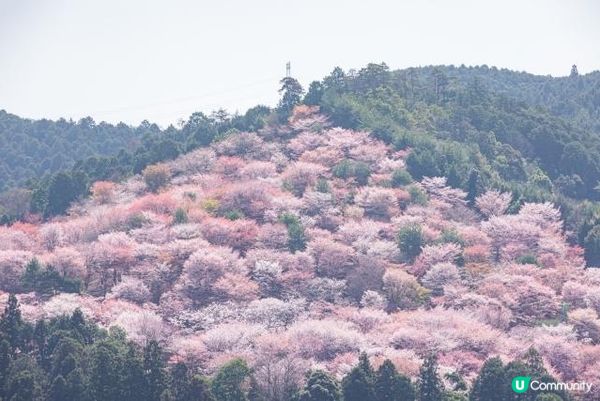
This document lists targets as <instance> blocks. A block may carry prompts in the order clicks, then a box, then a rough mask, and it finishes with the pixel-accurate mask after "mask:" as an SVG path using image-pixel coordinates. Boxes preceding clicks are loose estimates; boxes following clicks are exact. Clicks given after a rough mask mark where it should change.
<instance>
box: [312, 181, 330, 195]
mask: <svg viewBox="0 0 600 401" xmlns="http://www.w3.org/2000/svg"><path fill="white" fill-rule="evenodd" d="M315 190H316V191H317V192H321V193H329V192H330V191H331V187H330V186H329V182H328V181H327V180H326V179H324V178H319V179H318V180H317V184H316V185H315Z"/></svg>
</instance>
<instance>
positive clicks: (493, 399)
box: [469, 357, 509, 401]
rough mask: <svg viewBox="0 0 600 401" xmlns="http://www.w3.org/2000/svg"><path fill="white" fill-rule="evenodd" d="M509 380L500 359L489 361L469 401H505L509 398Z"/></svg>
mask: <svg viewBox="0 0 600 401" xmlns="http://www.w3.org/2000/svg"><path fill="white" fill-rule="evenodd" d="M508 380H509V379H508V378H507V377H506V372H505V371H504V365H503V364H502V361H501V360H500V358H498V357H495V358H491V359H488V360H487V361H485V363H484V364H483V366H482V368H481V370H480V371H479V375H478V376H477V379H476V380H475V383H474V384H473V388H472V389H471V394H470V396H469V401H504V400H505V399H506V398H507V397H508V396H509V394H507V389H508V387H507V383H508Z"/></svg>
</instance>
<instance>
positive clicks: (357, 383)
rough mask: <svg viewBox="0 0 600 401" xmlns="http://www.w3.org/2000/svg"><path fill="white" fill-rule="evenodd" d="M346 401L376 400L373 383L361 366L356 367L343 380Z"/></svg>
mask: <svg viewBox="0 0 600 401" xmlns="http://www.w3.org/2000/svg"><path fill="white" fill-rule="evenodd" d="M342 392H343V394H344V401H368V400H374V399H375V391H374V389H373V381H372V379H371V378H370V377H369V376H367V373H365V371H364V370H363V369H361V367H360V366H357V367H355V368H354V369H352V370H351V371H350V373H348V374H347V375H346V376H345V377H344V380H342Z"/></svg>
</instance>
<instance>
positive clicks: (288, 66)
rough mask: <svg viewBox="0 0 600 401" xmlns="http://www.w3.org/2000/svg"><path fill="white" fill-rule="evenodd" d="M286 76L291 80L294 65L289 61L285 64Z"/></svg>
mask: <svg viewBox="0 0 600 401" xmlns="http://www.w3.org/2000/svg"><path fill="white" fill-rule="evenodd" d="M285 76H286V78H289V77H291V76H292V63H290V62H289V61H288V62H287V63H286V64H285Z"/></svg>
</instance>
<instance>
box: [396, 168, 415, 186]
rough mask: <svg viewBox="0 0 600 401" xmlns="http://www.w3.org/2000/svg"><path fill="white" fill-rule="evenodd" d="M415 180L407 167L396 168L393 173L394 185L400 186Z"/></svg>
mask: <svg viewBox="0 0 600 401" xmlns="http://www.w3.org/2000/svg"><path fill="white" fill-rule="evenodd" d="M412 181H413V178H412V176H411V175H410V173H409V172H408V171H406V170H405V169H398V170H394V172H393V173H392V187H394V188H398V187H403V186H405V185H408V184H410V183H411V182H412Z"/></svg>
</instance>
